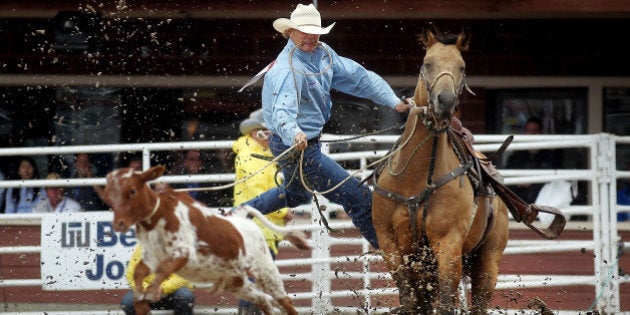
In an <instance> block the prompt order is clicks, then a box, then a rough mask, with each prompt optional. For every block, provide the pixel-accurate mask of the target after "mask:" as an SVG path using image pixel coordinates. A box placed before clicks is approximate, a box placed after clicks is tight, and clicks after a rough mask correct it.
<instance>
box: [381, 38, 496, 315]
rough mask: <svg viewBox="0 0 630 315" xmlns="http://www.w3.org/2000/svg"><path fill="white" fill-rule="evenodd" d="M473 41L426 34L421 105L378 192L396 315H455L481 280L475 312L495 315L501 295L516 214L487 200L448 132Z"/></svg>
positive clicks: (418, 98)
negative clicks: (466, 286) (502, 266)
mask: <svg viewBox="0 0 630 315" xmlns="http://www.w3.org/2000/svg"><path fill="white" fill-rule="evenodd" d="M469 39H470V37H469V34H468V33H467V32H462V33H461V34H459V35H457V36H451V38H445V37H444V36H443V35H441V34H440V33H439V32H438V31H437V29H436V28H433V29H431V30H426V31H425V32H424V34H423V35H420V41H421V42H422V44H423V45H424V46H425V47H426V55H425V57H424V60H423V65H422V68H421V70H420V78H419V82H418V84H417V86H416V90H415V93H414V97H413V100H414V103H415V104H413V103H412V104H411V105H412V109H411V111H410V114H409V117H408V119H407V122H406V124H405V129H404V132H403V134H402V136H401V137H400V139H399V144H398V145H397V148H396V149H395V150H394V154H393V155H392V156H391V158H390V159H389V161H388V162H387V163H386V164H385V165H384V166H383V169H382V173H381V174H380V176H379V178H378V180H377V181H376V182H375V185H374V186H375V192H376V193H374V194H373V222H374V227H375V228H376V233H377V236H378V242H379V245H380V248H381V250H382V251H383V256H384V259H385V261H386V263H387V266H388V268H389V271H390V273H391V274H392V277H393V279H394V280H395V281H396V285H397V286H398V289H399V295H400V303H401V307H399V308H397V309H395V310H393V311H392V313H396V314H429V313H431V314H432V313H433V312H437V313H438V314H452V312H453V311H454V310H456V309H457V308H458V305H457V296H458V294H457V293H458V290H457V288H458V284H459V282H460V279H462V276H463V275H468V276H469V277H470V279H471V286H472V287H471V288H472V290H471V297H470V302H471V303H472V308H471V309H470V311H471V313H473V314H484V313H486V309H487V307H488V304H489V303H490V301H491V300H492V297H493V294H494V290H495V285H496V281H497V275H498V271H499V270H498V269H499V263H500V262H501V259H502V257H503V250H504V249H505V246H506V244H507V239H508V215H507V209H506V207H505V205H504V204H503V203H502V202H501V200H500V199H499V198H493V195H494V194H493V193H492V191H491V190H490V191H485V193H483V191H481V192H480V189H479V187H480V186H481V184H480V181H481V180H480V178H478V177H474V176H472V173H475V172H477V174H478V173H479V172H478V171H479V170H478V169H475V166H474V165H475V163H473V162H474V159H472V160H471V159H470V157H469V156H468V155H467V154H468V153H467V152H464V151H463V150H461V147H459V148H458V146H457V145H456V144H455V143H454V142H453V141H452V139H451V137H449V135H448V132H447V131H448V129H449V127H450V126H451V124H452V123H453V122H452V121H451V120H452V119H455V120H456V118H453V114H454V112H455V109H456V106H457V103H458V98H459V95H460V93H461V92H462V90H463V89H464V88H467V86H466V84H465V82H464V77H465V62H464V60H463V58H462V55H461V52H463V51H466V50H467V49H468V44H469ZM456 121H457V122H458V120H456ZM477 165H478V164H477Z"/></svg>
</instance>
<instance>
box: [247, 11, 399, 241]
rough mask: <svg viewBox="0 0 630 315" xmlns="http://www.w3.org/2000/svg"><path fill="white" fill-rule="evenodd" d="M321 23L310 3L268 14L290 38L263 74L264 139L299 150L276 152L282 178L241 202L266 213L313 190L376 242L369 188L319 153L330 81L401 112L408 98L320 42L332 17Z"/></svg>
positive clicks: (283, 148)
mask: <svg viewBox="0 0 630 315" xmlns="http://www.w3.org/2000/svg"><path fill="white" fill-rule="evenodd" d="M321 25H322V23H321V17H320V14H319V12H318V11H317V9H316V8H315V6H313V5H312V4H309V5H302V4H298V5H297V7H296V8H295V10H294V11H293V12H292V13H291V18H290V19H286V18H279V19H277V20H275V21H274V22H273V27H274V28H275V29H276V31H278V32H280V33H281V34H282V36H283V37H284V38H286V39H288V41H287V44H286V46H285V47H284V49H283V50H282V51H281V52H280V54H279V55H278V57H277V58H276V61H275V63H274V64H273V66H272V67H271V68H270V69H269V71H268V72H267V74H266V76H265V79H264V83H263V89H262V106H263V116H264V121H265V125H266V126H267V128H268V129H269V131H270V133H271V136H270V142H269V147H270V148H271V152H272V153H273V155H274V156H279V155H280V154H282V153H283V152H285V151H287V150H289V149H292V148H294V149H297V153H298V154H294V155H292V156H291V158H283V159H280V160H279V164H280V167H281V171H282V173H283V175H284V178H285V183H284V184H282V185H281V186H278V187H276V188H272V189H270V190H268V191H266V192H265V193H263V194H260V195H259V196H257V197H255V198H254V199H252V200H250V201H248V202H246V203H247V204H249V205H251V206H253V207H254V208H256V209H258V210H260V211H261V212H262V213H264V214H266V213H270V212H273V211H276V210H278V209H281V208H284V207H296V206H298V205H300V204H304V203H308V202H310V201H311V198H312V197H313V192H315V191H317V192H318V193H321V194H323V196H324V197H326V198H327V199H328V200H330V201H331V202H334V203H336V204H339V205H341V206H342V207H343V208H344V210H345V211H346V212H347V214H348V216H349V217H350V218H351V219H352V222H353V223H354V225H355V226H356V227H357V228H358V229H359V231H360V232H361V234H362V235H363V237H365V238H366V239H367V240H368V241H369V243H370V244H371V245H372V246H373V247H374V248H378V242H377V239H376V233H375V231H374V227H373V226H372V198H371V191H370V189H369V188H368V187H367V185H364V184H361V183H360V182H359V180H358V179H356V178H354V177H351V176H350V175H349V174H348V172H347V171H346V170H345V169H343V168H342V167H341V166H340V165H339V164H337V163H336V162H335V161H334V160H332V159H331V158H330V157H328V156H326V155H324V154H322V152H321V144H320V143H319V138H320V135H321V133H322V129H323V127H324V124H326V122H328V120H329V119H330V112H331V107H332V105H333V104H332V101H331V98H330V90H331V89H336V90H338V91H341V92H344V93H347V94H351V95H354V96H358V97H362V98H366V99H369V100H372V101H373V102H375V103H376V104H380V105H382V106H385V107H388V108H390V109H393V110H396V111H397V112H400V113H404V112H406V111H408V110H409V106H408V105H407V104H406V103H405V102H401V100H400V98H398V97H397V96H396V94H395V93H394V91H393V90H392V88H391V87H390V86H389V85H388V84H387V83H386V82H385V80H383V78H381V77H380V76H378V75H377V74H376V73H374V72H372V71H368V70H366V69H365V68H364V67H363V66H361V65H360V64H359V63H357V62H355V61H353V60H351V59H348V58H345V57H341V56H339V55H337V53H336V52H335V51H334V50H333V49H332V48H331V47H330V46H328V45H327V44H325V43H323V42H320V41H319V38H320V36H321V35H325V34H328V33H329V32H330V30H331V29H332V28H333V26H334V25H335V23H333V24H331V25H329V26H327V27H322V26H321ZM301 154H303V162H300V155H301ZM300 163H302V164H301V165H300ZM302 177H303V178H304V181H302V180H301V178H302ZM337 186H338V187H337Z"/></svg>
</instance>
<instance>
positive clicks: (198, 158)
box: [171, 150, 216, 205]
mask: <svg viewBox="0 0 630 315" xmlns="http://www.w3.org/2000/svg"><path fill="white" fill-rule="evenodd" d="M204 158H205V156H204V155H203V154H202V152H201V151H199V150H188V151H185V152H184V156H183V158H182V160H181V161H180V162H179V163H177V164H176V165H175V167H174V168H173V171H172V172H171V174H172V175H202V174H205V173H207V167H206V163H205V159H204ZM200 187H201V185H200V184H199V182H186V183H182V184H177V185H173V188H174V189H190V188H192V189H195V188H200ZM188 194H190V196H191V197H193V198H194V199H195V200H197V201H200V202H203V203H205V204H206V205H214V204H215V203H216V198H213V197H215V196H214V195H213V194H212V193H211V192H209V191H203V190H197V191H195V190H192V191H189V192H188Z"/></svg>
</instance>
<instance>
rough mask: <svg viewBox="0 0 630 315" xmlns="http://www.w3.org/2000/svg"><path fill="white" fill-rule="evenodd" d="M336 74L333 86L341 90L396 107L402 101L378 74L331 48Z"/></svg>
mask: <svg viewBox="0 0 630 315" xmlns="http://www.w3.org/2000/svg"><path fill="white" fill-rule="evenodd" d="M327 49H330V48H327ZM330 54H331V56H332V58H333V71H334V76H333V80H332V88H334V89H336V90H339V91H341V92H344V93H347V94H350V95H353V96H357V97H362V98H367V99H369V100H371V101H373V102H374V103H376V104H379V105H383V106H387V107H389V108H392V109H393V108H394V107H395V106H396V104H398V103H400V98H398V96H396V93H394V90H392V88H391V87H390V86H389V84H388V83H387V82H386V81H385V80H384V79H383V78H382V77H380V76H379V75H378V74H376V73H374V72H373V71H369V70H367V69H365V67H363V66H362V65H360V64H359V63H357V62H356V61H354V60H352V59H349V58H345V57H341V56H339V55H337V53H335V51H334V50H332V49H330Z"/></svg>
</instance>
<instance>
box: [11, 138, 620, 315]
mask: <svg viewBox="0 0 630 315" xmlns="http://www.w3.org/2000/svg"><path fill="white" fill-rule="evenodd" d="M345 138H347V137H344V136H330V135H325V136H324V137H323V140H339V139H345ZM396 139H397V136H371V137H366V138H360V139H355V140H350V142H352V143H357V144H361V146H355V147H359V148H361V149H360V151H351V152H336V151H337V149H336V147H335V146H334V145H330V144H327V143H325V144H324V147H323V150H324V151H325V152H326V153H329V154H330V155H331V156H332V157H333V158H334V159H336V160H339V161H357V162H359V165H360V167H365V166H366V165H368V164H369V162H370V161H373V160H375V159H378V158H380V157H382V156H383V155H384V154H386V152H387V150H386V149H383V147H388V146H391V145H392V144H393V143H394V142H395V141H396ZM504 139H505V136H497V135H476V136H475V141H476V145H475V147H476V148H477V149H478V150H480V151H483V152H491V151H493V150H496V149H498V148H499V146H500V144H501V142H502V141H503V140H504ZM231 144H232V142H231V141H209V142H178V143H144V144H120V145H93V146H66V147H35V148H10V149H0V156H16V155H51V154H71V153H80V152H88V153H96V152H101V153H103V152H109V153H116V152H128V151H141V152H142V156H143V168H144V169H147V168H149V167H150V166H151V165H150V163H151V161H150V158H149V157H150V156H151V154H152V153H155V152H158V151H173V150H188V149H200V150H217V149H227V148H230V147H231ZM626 144H630V138H624V137H615V136H612V135H607V134H599V135H586V136H585V135H580V136H574V135H556V136H518V137H516V138H515V141H514V143H513V144H512V145H511V146H510V147H509V148H508V151H513V150H525V149H532V148H538V149H543V148H553V149H558V148H580V149H586V151H588V155H587V157H586V158H587V159H588V165H589V166H588V168H586V169H579V170H508V169H505V170H501V173H502V174H503V175H504V177H505V182H506V184H518V183H545V182H550V181H553V180H566V181H583V182H587V183H588V192H587V193H588V196H589V198H588V200H589V203H588V204H585V205H576V206H570V207H568V208H564V209H562V210H563V211H564V212H565V214H567V215H587V216H588V217H589V219H590V223H589V224H590V225H591V226H592V232H593V239H592V240H587V241H584V240H564V241H549V240H512V239H511V240H510V241H509V242H508V247H507V249H506V251H505V254H506V255H518V254H542V253H551V252H555V253H563V252H572V251H573V252H575V251H579V250H587V251H593V253H594V266H595V267H594V270H593V274H592V275H588V276H576V275H545V276H540V275H510V274H501V275H500V276H499V283H498V284H497V289H499V290H506V289H522V288H534V287H542V286H570V285H587V286H593V287H594V289H595V296H594V297H593V299H594V301H595V302H594V303H593V305H592V309H597V310H600V311H601V312H603V313H610V314H614V313H619V312H621V309H620V296H619V292H620V291H619V290H620V287H619V286H620V285H621V284H623V283H630V279H628V278H627V277H622V276H620V275H619V272H618V270H619V268H618V267H619V266H618V259H619V254H620V249H621V251H623V250H624V249H627V248H629V247H630V244H629V243H627V242H626V243H624V242H621V241H620V240H619V236H618V230H617V221H616V215H617V212H618V211H625V212H628V211H630V206H623V205H617V203H616V199H615V194H616V191H617V187H616V181H617V179H619V178H630V172H628V171H624V170H617V169H616V159H615V149H616V147H617V146H619V145H626ZM366 147H368V148H367V149H366ZM331 148H333V149H335V150H333V151H332V152H331ZM367 174H369V171H364V172H363V173H361V176H366V175H367ZM233 180H234V174H204V175H195V176H187V175H186V176H164V177H162V178H161V179H160V181H163V182H166V183H181V182H216V183H229V182H232V181H233ZM104 184H105V179H104V178H92V179H62V180H32V181H15V180H10V181H2V182H0V187H19V186H29V187H31V186H83V185H104ZM335 207H337V208H335ZM329 208H330V209H333V210H334V209H338V206H336V205H329ZM296 211H298V212H301V213H306V214H309V215H310V221H309V222H302V223H301V224H299V225H293V226H291V228H293V229H299V230H305V231H311V232H312V233H311V237H312V238H311V242H312V243H313V244H319V245H320V246H316V247H315V249H314V250H313V252H312V256H311V257H310V258H308V259H285V260H277V261H276V264H277V265H278V266H279V267H295V266H316V267H317V268H312V270H313V271H309V272H303V273H296V274H292V275H286V274H285V275H283V276H282V277H283V280H285V281H294V280H304V281H309V282H311V283H312V288H311V291H310V292H298V293H292V298H293V299H298V300H299V299H306V300H311V301H312V302H311V303H312V307H310V308H308V311H309V312H314V313H316V314H320V313H321V314H324V313H329V312H332V311H333V308H334V309H344V308H343V307H340V306H338V305H334V304H333V302H332V299H333V298H335V297H357V296H359V297H362V298H365V301H366V302H365V303H366V305H365V307H366V308H367V309H370V310H373V309H375V310H376V309H379V306H378V305H370V299H369V297H373V296H391V295H395V294H396V290H394V289H392V288H376V289H371V288H372V285H371V284H372V282H373V281H375V280H379V281H380V280H384V279H385V280H387V279H391V278H390V276H389V274H387V273H384V272H382V271H374V270H371V269H370V267H369V263H370V262H380V261H382V259H381V257H380V256H378V255H372V254H366V255H352V256H343V257H335V256H333V255H332V254H331V252H330V248H331V246H332V245H343V244H349V245H355V246H362V249H363V252H368V250H369V245H368V243H367V242H366V241H364V240H362V239H358V238H337V237H331V236H330V235H329V234H328V233H325V232H326V231H325V228H324V227H323V226H321V225H320V224H318V222H319V220H320V219H321V218H320V217H319V215H320V214H319V212H318V211H313V206H312V205H307V206H302V207H299V208H298V209H296ZM40 223H41V215H40V214H6V215H3V216H0V226H1V225H33V226H37V225H39V224H40ZM331 225H332V227H333V228H336V229H352V228H353V226H352V224H351V223H350V222H349V221H337V220H332V221H331ZM39 252H41V247H40V246H13V247H1V248H0V255H5V254H27V253H30V254H33V253H39ZM347 262H361V264H362V265H363V267H362V270H359V271H352V272H344V274H343V277H347V278H348V279H359V280H362V281H363V286H362V287H357V288H353V290H332V289H331V281H332V279H334V278H335V277H338V275H336V274H335V270H332V269H331V265H333V264H344V263H347ZM41 285H42V280H41V279H3V280H0V287H29V286H41ZM223 311H224V310H222V311H220V312H219V313H222V312H223ZM355 311H356V309H355Z"/></svg>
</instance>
